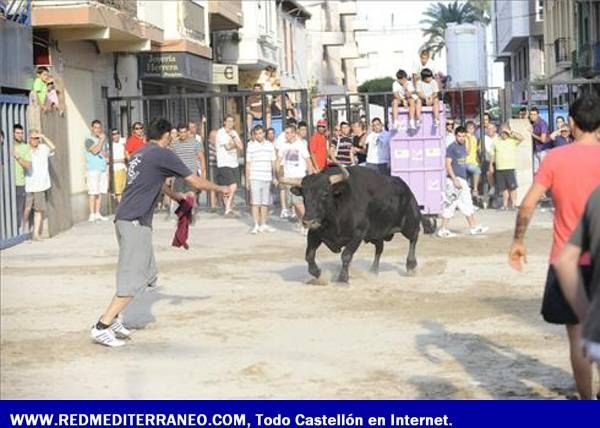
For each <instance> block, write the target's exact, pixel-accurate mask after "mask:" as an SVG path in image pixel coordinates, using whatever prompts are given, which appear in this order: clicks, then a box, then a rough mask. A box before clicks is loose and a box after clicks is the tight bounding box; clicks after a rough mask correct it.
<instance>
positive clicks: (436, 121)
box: [433, 119, 440, 128]
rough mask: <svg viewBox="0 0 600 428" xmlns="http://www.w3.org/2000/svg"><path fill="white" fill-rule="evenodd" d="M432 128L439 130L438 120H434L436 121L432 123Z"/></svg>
mask: <svg viewBox="0 0 600 428" xmlns="http://www.w3.org/2000/svg"><path fill="white" fill-rule="evenodd" d="M433 126H434V127H436V128H439V127H440V120H439V119H436V120H435V121H434V122H433Z"/></svg>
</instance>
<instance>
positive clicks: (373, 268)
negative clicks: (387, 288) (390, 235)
mask: <svg viewBox="0 0 600 428" xmlns="http://www.w3.org/2000/svg"><path fill="white" fill-rule="evenodd" d="M373 245H375V258H374V259H373V264H372V265H371V272H373V273H374V274H378V273H379V259H380V258H381V253H383V239H380V240H379V241H375V242H373Z"/></svg>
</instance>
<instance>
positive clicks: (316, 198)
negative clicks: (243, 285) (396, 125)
mask: <svg viewBox="0 0 600 428" xmlns="http://www.w3.org/2000/svg"><path fill="white" fill-rule="evenodd" d="M286 184H289V185H292V188H291V192H292V193H293V194H295V195H297V196H300V195H302V196H303V199H304V206H305V209H306V213H305V215H304V219H303V223H304V226H305V227H307V228H308V229H309V231H308V238H307V245H306V261H307V263H308V271H309V272H310V274H311V275H313V276H314V277H316V278H319V277H320V276H321V269H320V268H319V266H317V263H316V262H315V256H316V253H317V249H318V248H319V246H320V245H321V243H323V244H325V245H326V246H327V248H329V249H330V250H331V251H333V252H334V253H339V252H340V251H341V252H342V270H341V271H340V274H339V276H338V278H337V281H338V282H348V268H349V266H350V262H351V261H352V256H353V255H354V253H355V252H356V250H357V249H358V247H359V246H360V244H361V242H362V241H364V242H369V243H371V244H373V245H375V258H374V260H373V265H372V266H371V271H372V272H374V273H377V272H378V271H379V259H380V258H381V253H382V252H383V242H384V241H391V240H392V238H393V237H394V234H395V233H402V235H404V236H405V237H406V239H408V240H409V241H410V248H409V251H408V257H407V259H406V270H407V272H408V273H409V274H410V273H412V272H413V271H414V270H415V268H416V267H417V259H416V256H415V248H416V245H417V240H418V238H419V232H420V229H421V225H423V230H424V232H425V233H433V232H434V228H435V226H434V225H433V224H432V222H431V221H430V220H429V219H427V218H425V217H424V216H422V215H421V211H420V209H419V206H418V204H417V200H416V198H415V196H414V195H413V193H412V191H411V190H410V188H409V187H408V185H407V184H406V183H405V182H404V181H403V180H402V179H400V178H398V177H387V176H384V175H381V174H379V173H377V172H375V171H373V170H370V169H368V168H364V167H361V166H354V167H349V168H341V167H330V168H328V169H326V170H325V171H323V172H321V173H319V174H313V175H308V176H306V177H304V179H302V181H301V182H300V181H299V180H296V181H293V180H286ZM342 249H343V251H342Z"/></svg>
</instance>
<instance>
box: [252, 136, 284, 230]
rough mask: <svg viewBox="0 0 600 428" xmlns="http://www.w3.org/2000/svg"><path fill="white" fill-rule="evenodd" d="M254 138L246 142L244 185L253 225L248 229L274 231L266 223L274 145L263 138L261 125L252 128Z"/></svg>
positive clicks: (273, 163)
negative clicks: (248, 196) (250, 207)
mask: <svg viewBox="0 0 600 428" xmlns="http://www.w3.org/2000/svg"><path fill="white" fill-rule="evenodd" d="M252 134H253V136H254V138H253V139H252V140H250V142H249V143H248V148H247V151H246V186H247V188H248V190H249V191H250V205H251V206H252V218H253V219H254V227H253V228H252V230H251V231H250V233H251V234H253V235H256V234H257V233H260V232H275V229H274V228H272V227H271V226H269V225H267V215H268V214H269V206H270V205H271V183H274V184H276V183H277V182H276V180H274V179H273V178H274V172H275V160H276V159H277V157H276V156H275V145H273V143H271V142H270V141H268V140H266V139H265V130H264V128H263V127H262V125H256V126H255V127H254V128H253V129H252Z"/></svg>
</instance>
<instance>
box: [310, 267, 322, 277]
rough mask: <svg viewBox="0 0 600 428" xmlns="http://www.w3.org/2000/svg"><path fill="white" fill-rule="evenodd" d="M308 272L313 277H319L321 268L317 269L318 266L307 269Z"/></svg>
mask: <svg viewBox="0 0 600 428" xmlns="http://www.w3.org/2000/svg"><path fill="white" fill-rule="evenodd" d="M308 273H310V274H311V275H312V276H314V277H315V279H319V278H321V269H319V268H316V269H309V270H308Z"/></svg>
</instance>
